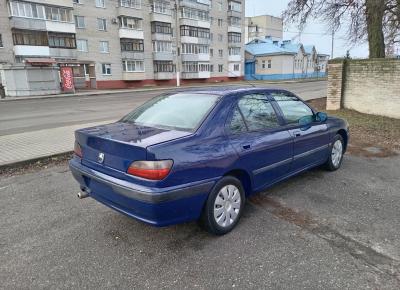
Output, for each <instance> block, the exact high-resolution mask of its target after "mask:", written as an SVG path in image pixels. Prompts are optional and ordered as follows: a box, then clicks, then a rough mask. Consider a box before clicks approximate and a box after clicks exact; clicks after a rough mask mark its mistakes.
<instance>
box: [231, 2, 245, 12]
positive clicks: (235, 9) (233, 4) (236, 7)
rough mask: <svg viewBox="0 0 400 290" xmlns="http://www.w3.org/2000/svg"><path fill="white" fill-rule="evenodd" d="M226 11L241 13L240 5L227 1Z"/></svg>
mask: <svg viewBox="0 0 400 290" xmlns="http://www.w3.org/2000/svg"><path fill="white" fill-rule="evenodd" d="M228 11H236V12H242V4H241V3H240V2H235V1H229V2H228Z"/></svg>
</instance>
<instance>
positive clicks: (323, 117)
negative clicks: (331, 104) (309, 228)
mask: <svg viewBox="0 0 400 290" xmlns="http://www.w3.org/2000/svg"><path fill="white" fill-rule="evenodd" d="M327 119H328V115H327V114H326V113H324V112H318V113H316V114H315V121H316V122H321V123H323V122H325V121H326V120H327Z"/></svg>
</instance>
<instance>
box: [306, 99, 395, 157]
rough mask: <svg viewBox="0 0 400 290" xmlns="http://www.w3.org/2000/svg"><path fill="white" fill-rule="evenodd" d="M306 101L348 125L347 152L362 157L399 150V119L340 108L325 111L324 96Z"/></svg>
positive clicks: (385, 154) (389, 153) (388, 154)
mask: <svg viewBox="0 0 400 290" xmlns="http://www.w3.org/2000/svg"><path fill="white" fill-rule="evenodd" d="M308 103H309V104H310V105H311V106H312V107H314V108H315V109H316V110H318V111H324V112H327V113H328V114H329V115H331V116H337V117H339V118H343V119H345V120H347V121H348V122H349V125H350V144H349V147H348V153H350V154H353V155H358V156H364V157H389V156H394V155H397V154H398V153H399V152H400V120H399V119H393V118H388V117H383V116H375V115H369V114H363V113H359V112H356V111H353V110H348V109H341V110H337V111H326V98H320V99H314V100H310V101H308Z"/></svg>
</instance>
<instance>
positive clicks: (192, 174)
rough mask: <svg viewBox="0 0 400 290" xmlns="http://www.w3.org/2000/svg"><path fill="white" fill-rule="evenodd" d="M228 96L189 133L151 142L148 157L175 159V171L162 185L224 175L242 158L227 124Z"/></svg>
mask: <svg viewBox="0 0 400 290" xmlns="http://www.w3.org/2000/svg"><path fill="white" fill-rule="evenodd" d="M227 98H228V97H224V98H223V99H222V100H221V101H220V102H219V103H218V104H217V105H216V107H215V108H214V109H213V110H212V111H211V112H210V114H209V116H208V117H207V118H206V119H205V121H204V122H203V124H202V125H201V126H200V128H199V129H198V130H197V131H196V132H195V133H194V134H193V135H192V136H189V137H184V138H181V139H178V140H174V141H170V142H166V143H162V144H157V145H153V146H149V147H148V148H147V150H148V159H149V160H152V159H173V160H174V165H173V167H172V170H171V173H170V174H169V175H168V176H167V178H166V179H164V180H163V181H161V182H160V183H159V184H158V186H174V185H179V184H183V183H189V182H195V181H201V180H206V179H210V178H216V177H220V176H223V175H224V174H225V173H227V172H228V171H230V170H231V168H233V166H234V164H235V162H236V161H237V159H238V156H237V153H236V151H235V150H234V148H233V147H232V146H231V144H230V143H229V141H228V139H227V137H226V135H225V131H224V125H225V120H226V118H227V115H228V112H229V111H230V105H229V98H228V99H227Z"/></svg>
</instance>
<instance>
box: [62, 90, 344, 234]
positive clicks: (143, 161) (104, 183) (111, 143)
mask: <svg viewBox="0 0 400 290" xmlns="http://www.w3.org/2000/svg"><path fill="white" fill-rule="evenodd" d="M75 138H76V142H75V150H74V156H73V158H72V160H71V161H70V163H69V164H70V169H71V172H72V174H73V176H74V177H75V179H76V180H77V181H78V182H79V185H80V189H81V191H80V192H79V193H78V196H79V197H80V198H84V197H87V196H90V197H92V198H94V199H95V200H97V201H99V202H101V203H103V204H105V205H106V206H108V207H110V208H112V209H114V210H117V211H119V212H121V213H123V214H125V215H127V216H129V217H133V218H136V219H138V220H141V221H143V222H146V223H149V224H151V225H155V226H167V225H172V224H176V223H182V222H186V221H192V220H199V221H200V222H201V224H202V225H203V226H204V227H205V228H206V229H207V230H208V231H209V232H211V233H214V234H219V235H221V234H225V233H227V232H229V231H230V230H232V229H233V228H234V227H235V226H236V225H237V223H238V221H239V219H240V216H241V214H242V212H243V207H244V204H245V199H246V198H247V197H249V196H251V195H252V194H254V193H257V192H260V191H263V190H265V189H266V188H268V187H270V186H272V185H273V184H275V183H277V182H280V181H282V180H284V179H286V178H289V177H291V176H293V175H295V174H298V173H300V172H303V171H305V170H307V169H310V168H312V167H315V166H320V165H324V166H325V167H326V168H327V169H328V170H331V171H333V170H337V169H338V168H339V167H340V166H341V163H342V158H343V154H344V153H345V151H346V147H347V144H348V140H349V130H348V124H347V122H346V121H344V120H342V119H339V118H336V117H331V116H329V117H328V116H327V115H326V114H325V113H321V112H316V111H315V110H314V109H313V108H311V107H310V106H309V105H308V104H307V103H305V102H303V101H302V100H301V99H299V98H298V97H297V96H296V95H294V94H292V93H290V92H288V91H285V90H271V89H265V88H248V87H247V88H234V89H232V88H224V89H208V90H206V89H205V90H201V91H190V90H189V91H182V92H177V93H172V94H166V95H162V96H160V97H157V98H154V99H152V100H151V101H149V102H147V103H145V104H144V105H142V106H141V107H139V108H137V109H135V110H134V111H132V112H131V113H129V114H128V115H126V116H125V117H123V118H122V119H121V120H120V121H118V122H116V123H112V124H108V125H101V126H96V127H92V128H86V129H81V130H78V131H76V132H75Z"/></svg>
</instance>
